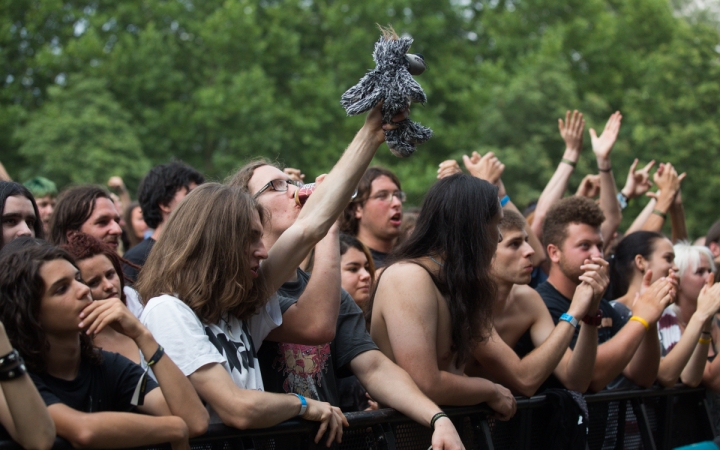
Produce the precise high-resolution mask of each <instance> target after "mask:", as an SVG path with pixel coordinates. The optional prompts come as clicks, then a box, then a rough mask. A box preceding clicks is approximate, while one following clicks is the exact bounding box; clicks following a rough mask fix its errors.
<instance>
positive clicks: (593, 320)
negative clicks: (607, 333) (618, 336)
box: [582, 308, 603, 327]
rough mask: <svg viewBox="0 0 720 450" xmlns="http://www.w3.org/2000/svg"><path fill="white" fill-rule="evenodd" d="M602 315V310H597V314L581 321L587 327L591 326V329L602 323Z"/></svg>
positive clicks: (587, 316)
mask: <svg viewBox="0 0 720 450" xmlns="http://www.w3.org/2000/svg"><path fill="white" fill-rule="evenodd" d="M602 318H603V313H602V309H600V308H598V310H597V312H596V313H595V315H594V316H591V315H590V314H588V315H586V316H585V317H583V319H582V321H583V322H584V323H586V324H588V325H592V326H593V327H598V326H600V323H602Z"/></svg>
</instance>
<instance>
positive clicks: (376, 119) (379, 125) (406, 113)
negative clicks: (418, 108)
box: [363, 102, 410, 145]
mask: <svg viewBox="0 0 720 450" xmlns="http://www.w3.org/2000/svg"><path fill="white" fill-rule="evenodd" d="M382 106H383V102H379V103H378V104H377V105H375V107H374V108H373V109H371V110H370V112H369V113H368V115H367V116H366V117H365V125H363V128H364V129H365V130H366V131H367V132H368V133H370V134H371V135H372V136H373V137H374V138H375V140H376V141H377V143H378V145H379V144H381V143H383V142H385V130H394V129H395V128H397V127H398V125H397V124H398V123H399V122H402V121H403V120H405V119H407V118H408V117H410V105H408V107H407V108H406V109H405V110H403V111H401V112H399V113H398V114H396V115H395V116H394V117H393V118H392V121H393V123H385V122H383V116H382Z"/></svg>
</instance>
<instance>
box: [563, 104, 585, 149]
mask: <svg viewBox="0 0 720 450" xmlns="http://www.w3.org/2000/svg"><path fill="white" fill-rule="evenodd" d="M558 129H559V130H560V136H562V138H563V141H565V147H566V148H567V149H568V150H570V151H573V152H575V153H577V154H578V156H579V154H580V151H581V150H582V144H583V133H584V132H585V119H583V115H582V113H581V112H578V111H577V109H576V110H575V111H573V112H572V113H571V112H570V111H567V112H566V113H565V122H563V120H562V119H558Z"/></svg>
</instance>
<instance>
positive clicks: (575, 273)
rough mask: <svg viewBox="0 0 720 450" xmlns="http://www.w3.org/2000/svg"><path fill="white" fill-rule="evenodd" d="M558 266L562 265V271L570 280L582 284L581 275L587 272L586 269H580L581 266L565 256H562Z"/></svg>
mask: <svg viewBox="0 0 720 450" xmlns="http://www.w3.org/2000/svg"><path fill="white" fill-rule="evenodd" d="M558 267H560V271H561V272H562V273H563V275H565V276H566V277H567V278H568V280H570V281H572V282H573V283H575V284H580V276H581V275H582V274H584V273H585V271H584V270H582V269H580V266H575V265H573V264H571V263H570V262H568V260H567V259H565V257H564V256H561V257H560V261H559V262H558Z"/></svg>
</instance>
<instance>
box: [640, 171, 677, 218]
mask: <svg viewBox="0 0 720 450" xmlns="http://www.w3.org/2000/svg"><path fill="white" fill-rule="evenodd" d="M653 178H654V181H655V184H656V185H657V187H658V189H659V193H658V196H657V202H656V204H655V207H654V208H653V210H652V214H650V217H648V219H647V220H646V221H645V223H644V224H643V226H642V230H643V231H660V230H662V227H663V225H664V224H665V219H666V218H667V214H668V211H670V207H671V206H672V204H673V202H674V201H675V194H677V192H678V191H679V190H680V183H682V180H683V178H685V174H683V175H682V176H678V174H677V172H676V171H675V168H674V167H673V166H672V164H670V163H666V164H660V167H659V168H658V170H657V172H655V175H654V177H653Z"/></svg>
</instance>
